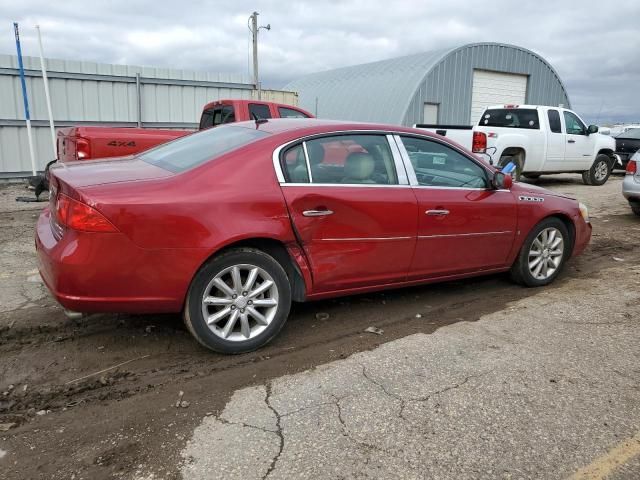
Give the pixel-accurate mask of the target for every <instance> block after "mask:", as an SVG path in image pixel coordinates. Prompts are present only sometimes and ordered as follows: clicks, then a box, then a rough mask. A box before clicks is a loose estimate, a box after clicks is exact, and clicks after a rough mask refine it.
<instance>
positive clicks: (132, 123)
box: [0, 55, 298, 178]
mask: <svg viewBox="0 0 640 480" xmlns="http://www.w3.org/2000/svg"><path fill="white" fill-rule="evenodd" d="M23 60H24V66H25V73H26V82H27V91H28V95H29V106H30V112H31V118H32V126H33V136H34V148H35V151H36V159H37V168H38V169H40V170H42V169H43V168H44V166H45V165H46V164H47V162H49V161H50V160H52V159H53V152H52V147H51V140H50V137H49V135H50V134H49V129H48V126H49V123H48V117H47V108H46V103H45V96H44V85H43V82H42V76H41V73H40V60H39V59H38V58H35V57H24V58H23ZM46 66H47V73H48V76H49V89H50V93H51V103H52V109H53V116H54V120H55V123H56V127H65V126H73V125H80V124H84V125H106V126H125V127H127V126H128V127H136V126H139V125H140V126H143V127H150V128H184V129H192V128H197V125H198V121H199V119H200V113H201V110H202V107H203V106H204V105H205V104H206V103H208V102H211V101H214V100H218V99H223V98H240V99H251V98H257V96H256V91H255V90H254V88H253V84H252V83H251V80H250V79H249V78H248V77H246V76H243V75H235V74H221V73H208V72H191V71H184V70H172V69H165V68H154V67H137V66H131V65H111V64H99V63H93V62H80V61H69V60H55V59H46ZM137 76H139V80H138V79H137ZM138 81H139V87H138V84H137V82H138ZM138 91H139V92H140V96H138ZM262 99H263V100H269V101H276V102H281V103H288V104H292V105H297V103H298V99H297V94H295V93H293V92H287V91H278V90H263V91H262ZM139 100H140V108H139V105H138V101H139ZM30 171H31V160H30V158H29V147H28V143H27V132H26V127H25V123H24V111H23V105H22V91H21V87H20V78H19V76H18V61H17V57H16V56H13V55H0V178H2V177H16V176H23V175H28V174H30Z"/></svg>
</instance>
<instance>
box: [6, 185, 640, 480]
mask: <svg viewBox="0 0 640 480" xmlns="http://www.w3.org/2000/svg"><path fill="white" fill-rule="evenodd" d="M621 180H622V177H621V176H619V175H618V176H614V177H612V178H611V179H610V180H609V182H608V183H607V184H605V185H604V186H602V187H588V186H584V185H583V184H582V182H581V181H580V177H579V176H577V175H563V176H557V177H548V178H545V177H543V178H542V179H540V180H538V181H537V182H536V183H537V184H539V185H541V186H544V187H547V188H550V189H552V190H555V191H560V192H563V193H569V194H572V195H574V196H576V197H577V198H579V199H580V200H581V201H582V202H583V203H585V204H587V205H588V206H589V208H590V213H591V217H592V223H593V226H594V234H593V239H592V243H591V246H590V247H589V248H588V250H587V251H586V252H585V253H584V254H583V255H582V256H581V257H578V258H576V259H573V260H571V261H570V262H569V263H568V264H567V265H566V268H565V270H564V272H563V273H562V275H561V276H560V278H559V279H558V280H557V281H556V282H555V284H554V285H552V286H550V287H547V288H551V289H553V288H558V287H559V286H561V285H563V284H565V283H566V282H567V281H568V280H569V279H572V280H575V279H578V280H579V279H584V280H585V284H586V283H587V282H586V280H587V279H589V278H590V277H591V276H593V274H594V272H597V271H599V270H601V269H604V268H607V267H610V266H611V265H614V264H623V265H624V264H627V265H638V264H640V249H639V248H638V238H640V217H635V216H634V215H633V214H632V213H631V211H630V209H629V208H628V206H627V204H626V202H625V201H624V199H623V198H622V195H621ZM23 194H27V195H29V193H28V192H26V191H25V190H24V189H23V188H22V187H21V186H18V185H11V186H6V185H5V186H1V187H0V227H1V228H0V285H1V287H0V472H1V474H0V477H2V478H7V479H13V478H15V479H26V478H56V479H57V478H60V479H63V478H64V479H69V478H74V479H101V478H136V477H138V476H140V475H142V474H143V473H144V474H145V475H147V474H148V473H149V472H151V473H152V474H154V476H155V478H168V479H171V478H180V474H179V464H180V461H181V459H180V451H181V450H182V449H183V448H184V445H185V444H186V441H187V440H188V438H189V436H190V434H191V432H192V431H193V428H194V427H195V426H196V425H197V424H198V423H199V422H200V421H201V420H202V418H203V417H204V416H206V415H208V414H209V415H211V414H214V413H217V411H218V410H221V409H222V408H224V406H225V404H226V402H227V400H228V399H229V398H230V396H231V395H232V394H233V392H234V391H236V390H237V389H239V388H242V387H246V386H251V385H257V384H262V383H264V382H266V381H268V380H270V379H272V378H275V377H278V376H281V375H283V374H287V373H295V372H300V371H303V370H306V369H309V368H312V367H315V366H318V365H320V364H324V363H326V362H329V361H331V360H335V359H339V358H344V357H347V356H349V355H351V354H353V353H355V352H359V351H363V350H369V349H372V348H374V347H376V346H378V345H380V344H382V343H386V342H388V341H390V340H394V339H397V338H401V337H405V336H407V335H410V334H413V333H420V332H421V333H427V334H429V333H432V332H434V331H435V330H436V329H438V328H440V327H443V326H446V325H449V324H452V323H456V322H460V321H472V320H475V319H478V318H479V317H480V316H482V315H485V314H489V313H493V312H498V311H500V310H502V309H503V308H505V306H506V305H507V304H508V303H509V302H512V301H515V300H518V299H521V298H524V297H527V296H529V295H532V294H533V293H532V292H534V290H531V289H525V288H521V287H518V286H515V285H513V284H512V283H511V282H510V281H509V279H508V277H507V276H506V275H494V276H489V277H481V278H476V279H471V280H466V281H457V282H449V283H445V284H440V285H431V286H423V287H415V288H410V289H404V290H397V291H388V292H384V293H377V294H368V295H360V296H354V297H347V298H341V299H335V300H327V301H321V302H314V303H308V304H301V305H294V308H293V310H292V314H291V316H290V318H289V321H288V323H287V326H286V327H285V329H284V330H283V332H282V333H281V334H280V336H279V337H278V338H276V339H275V341H273V342H272V343H271V344H270V345H268V346H267V347H266V348H263V349H261V350H259V351H257V352H254V353H250V354H245V355H240V356H222V355H216V354H213V353H210V352H208V351H205V350H204V349H203V348H201V347H200V346H199V345H198V344H197V343H196V342H195V341H193V340H192V339H191V337H190V336H189V334H188V333H187V331H186V329H185V327H184V325H183V323H182V319H181V318H180V316H178V315H165V316H158V315H151V316H130V315H95V316H90V317H87V318H82V319H80V320H76V321H73V320H69V319H67V318H66V317H65V316H64V314H63V312H62V310H61V308H60V307H59V306H58V305H57V304H56V303H55V301H54V300H53V299H52V298H51V297H50V296H49V294H48V292H47V291H46V288H45V287H44V286H43V284H42V283H41V281H40V279H39V276H38V274H37V268H36V259H35V252H34V248H33V230H34V225H35V222H36V218H37V215H38V212H39V210H40V209H42V208H43V207H44V205H45V203H39V204H28V203H18V202H16V201H15V197H16V196H18V195H23ZM623 271H624V270H623ZM633 275H634V274H633V273H631V272H630V273H629V274H628V277H627V276H626V275H622V276H621V277H616V278H611V279H610V280H609V281H611V282H615V283H616V284H617V285H619V287H620V289H625V288H630V287H631V286H634V285H635V287H634V288H637V283H638V282H637V280H638V279H637V278H634V277H633ZM577 284H578V285H580V282H578V283H577ZM590 288H592V287H590ZM582 290H583V289H582V288H576V289H575V292H573V294H574V295H575V296H576V297H579V296H580V295H582V294H583V293H584V292H583V291H582ZM417 314H420V317H416V315H417ZM368 326H376V327H379V328H382V329H383V330H384V334H383V335H380V336H378V335H372V334H368V333H364V332H363V330H364V329H365V328H367V327H368ZM113 367H115V368H113ZM180 392H183V396H182V397H180ZM179 398H181V399H182V400H184V401H185V402H187V403H185V404H184V406H185V408H182V407H180V408H176V406H175V405H176V401H177V400H178V399H179Z"/></svg>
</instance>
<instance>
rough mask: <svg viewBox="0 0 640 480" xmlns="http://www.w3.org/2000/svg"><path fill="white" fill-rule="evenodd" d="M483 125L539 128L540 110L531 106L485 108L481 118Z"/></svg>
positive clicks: (481, 124)
mask: <svg viewBox="0 0 640 480" xmlns="http://www.w3.org/2000/svg"><path fill="white" fill-rule="evenodd" d="M479 125H480V126H481V127H484V126H487V127H505V128H529V129H534V130H538V129H539V128H540V121H539V120H538V111H537V110H535V109H529V108H493V109H490V110H485V112H484V113H483V114H482V117H481V118H480V123H479Z"/></svg>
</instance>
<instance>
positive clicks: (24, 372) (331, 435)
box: [0, 175, 640, 479]
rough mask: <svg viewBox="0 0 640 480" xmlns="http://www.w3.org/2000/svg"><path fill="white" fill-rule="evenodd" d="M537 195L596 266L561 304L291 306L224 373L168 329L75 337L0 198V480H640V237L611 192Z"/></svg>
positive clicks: (78, 329) (507, 292) (22, 209)
mask: <svg viewBox="0 0 640 480" xmlns="http://www.w3.org/2000/svg"><path fill="white" fill-rule="evenodd" d="M536 183H538V184H539V185H542V186H545V187H548V188H551V189H553V190H556V191H560V192H565V193H569V194H572V195H575V196H577V197H578V198H579V199H580V200H581V201H583V202H584V203H586V204H587V205H589V207H590V209H591V215H592V218H593V225H594V236H593V240H592V245H591V247H590V248H589V249H588V250H587V251H586V252H585V254H584V255H582V256H581V257H578V258H576V259H574V260H572V261H571V262H569V263H568V264H567V266H566V267H567V268H566V269H565V270H564V272H563V273H562V275H561V277H560V278H559V279H558V281H556V282H555V283H554V285H552V286H550V287H548V288H545V289H541V290H540V289H538V290H531V289H524V288H520V287H518V286H515V285H513V284H512V283H511V282H510V281H509V280H508V278H507V277H506V276H505V275H494V276H489V277H483V278H477V279H471V280H466V281H459V282H450V283H446V284H441V285H431V286H425V287H416V288H410V289H403V290H398V291H390V292H384V293H378V294H370V295H360V296H354V297H348V298H342V299H336V300H329V301H322V302H315V303H309V304H304V305H296V306H294V309H293V312H292V315H291V317H290V320H289V322H288V324H287V326H286V327H285V329H284V331H283V333H282V334H281V335H280V336H279V337H278V339H276V340H275V341H274V342H273V343H272V344H270V345H269V346H267V347H266V348H264V349H262V350H260V351H258V352H254V353H251V354H246V355H241V356H234V357H225V356H220V355H215V354H211V353H209V352H206V351H204V350H203V349H202V348H200V347H199V346H198V345H197V344H196V343H195V342H194V341H193V340H191V338H190V337H189V335H188V334H187V332H186V330H185V328H184V327H183V324H182V321H181V319H180V317H179V316H178V315H164V316H158V315H151V316H129V315H96V316H91V317H88V318H83V319H81V320H78V321H71V320H68V319H66V317H64V315H63V314H62V311H61V309H60V307H59V306H57V305H56V304H55V302H54V301H53V300H52V299H51V297H50V296H49V294H48V292H47V291H46V289H45V288H44V287H43V285H42V284H41V282H40V281H39V279H38V276H37V271H36V262H35V255H34V249H33V227H34V224H35V220H36V216H37V212H38V210H40V209H41V208H42V207H43V206H44V204H43V203H39V204H33V203H31V204H29V203H16V202H15V200H14V199H15V196H17V195H23V194H25V193H26V194H27V195H28V192H26V191H25V190H24V189H23V188H22V187H20V186H16V185H10V186H1V187H0V224H1V225H2V228H1V229H0V247H1V248H0V279H2V288H0V468H1V471H2V475H1V476H2V477H3V478H9V479H13V478H16V479H22V478H61V479H62V478H64V479H68V478H76V479H82V478H86V479H100V478H181V477H182V478H204V477H202V472H203V466H206V468H207V469H211V475H213V472H217V473H216V476H222V477H223V478H232V477H233V475H234V471H233V469H232V468H231V467H229V468H225V469H224V470H221V469H222V468H223V466H224V465H233V466H234V468H235V467H237V466H238V465H240V466H244V467H245V468H244V472H245V473H244V474H243V475H245V477H246V478H252V476H259V477H260V478H262V477H263V476H264V475H266V474H267V473H269V476H270V477H273V478H296V477H300V478H302V477H305V476H307V477H310V478H311V476H313V475H315V478H320V477H329V478H367V477H378V478H380V477H385V476H386V477H388V476H393V477H396V478H402V477H403V476H404V477H405V478H424V477H438V476H439V477H441V478H452V477H457V478H464V477H465V476H466V477H467V478H478V477H482V476H485V477H487V478H495V477H505V478H541V477H544V478H547V477H549V478H560V477H564V476H568V475H570V474H571V473H572V472H582V471H585V472H587V474H589V472H593V471H595V470H593V468H596V467H597V468H601V469H602V468H605V467H606V466H607V465H609V466H611V465H614V466H615V468H613V467H610V468H609V471H611V472H614V473H613V474H614V475H617V476H619V477H620V478H638V477H639V476H640V470H639V468H640V461H639V460H638V456H637V451H636V450H634V448H636V447H635V446H634V445H637V444H638V442H637V441H635V443H633V441H632V440H629V439H633V438H635V437H634V435H637V433H638V431H639V430H640V428H639V418H640V417H639V415H638V403H639V400H638V381H639V379H640V374H639V371H638V367H637V365H638V345H640V342H639V340H640V339H639V338H638V332H637V321H638V317H639V315H638V309H637V305H638V302H637V296H635V295H636V293H637V292H638V288H637V286H638V285H639V281H640V278H639V275H638V265H640V253H639V252H638V238H639V233H640V219H639V218H637V217H635V216H633V215H632V214H631V212H630V210H629V208H628V206H627V205H626V203H625V202H624V200H623V198H622V196H621V194H620V188H621V177H620V176H616V177H613V178H612V179H611V180H610V181H609V182H608V183H607V184H606V185H605V186H603V187H587V186H584V185H582V184H581V182H580V181H579V176H575V175H566V176H558V177H549V178H545V177H543V178H542V179H540V180H539V181H538V182H536ZM318 313H326V314H328V315H329V317H328V318H326V316H325V315H322V316H317V314H318ZM418 313H419V314H420V315H421V317H420V318H417V317H416V314H418ZM556 313H558V314H559V315H554V314H556ZM371 325H374V326H377V327H380V328H382V329H383V330H384V334H383V335H380V336H378V335H371V334H366V333H363V330H364V329H365V328H366V327H368V326H371ZM116 365H120V366H119V367H116V368H111V367H114V366H116ZM362 365H364V367H366V368H365V369H362V368H360V366H362ZM107 368H110V369H109V370H107V371H105V372H102V373H96V372H101V371H102V370H105V369H107ZM365 373H366V375H368V376H369V377H370V378H367V377H366V376H365ZM552 380H553V381H552ZM5 392H6V393H5ZM180 392H183V396H182V397H181V398H182V399H183V400H185V401H186V402H188V406H187V407H186V408H176V407H175V403H176V401H177V399H178V398H179V393H180ZM343 395H344V398H343ZM426 397H429V398H426ZM265 398H268V399H269V401H268V402H265ZM418 400H420V401H418ZM302 407H305V408H306V407H309V408H307V409H306V410H305V411H301V412H298V413H292V412H293V411H294V410H296V409H299V408H302ZM401 408H402V412H401V413H402V416H400V409H401ZM402 417H406V418H405V419H403V418H402ZM274 422H275V423H274ZM242 424H246V425H252V427H246V426H243V425H242ZM254 427H255V428H254ZM222 435H224V438H223V437H222ZM221 439H222V440H224V442H223V443H220V442H221ZM625 441H626V442H627V443H625ZM216 442H218V443H216ZM629 442H630V443H629ZM236 445H237V447H235V446H236ZM211 448H215V449H216V450H214V452H215V454H211V453H210V452H211V450H207V449H211ZM205 450H207V452H209V454H208V455H207V454H203V452H205ZM234 452H235V453H238V452H243V453H244V455H243V457H242V458H241V459H239V460H238V459H236V458H234V457H233V453H234ZM634 452H636V453H634ZM321 453H322V454H323V455H324V457H322V458H323V460H321V459H320V458H321V456H320V454H321ZM214 460H215V462H213V461H214ZM212 462H213V463H212ZM594 462H596V463H595V464H594V465H592V464H593V463H594ZM598 462H599V463H598ZM616 462H618V463H622V465H621V466H616V465H617V463H616ZM334 467H335V469H334ZM589 468H591V469H592V470H588V469H589ZM579 469H583V470H579ZM584 469H587V470H584ZM584 478H602V476H601V477H598V476H591V477H584Z"/></svg>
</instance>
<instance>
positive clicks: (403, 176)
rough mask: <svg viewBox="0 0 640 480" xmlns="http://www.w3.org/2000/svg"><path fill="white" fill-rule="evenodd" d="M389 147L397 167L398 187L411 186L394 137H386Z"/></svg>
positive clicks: (389, 135)
mask: <svg viewBox="0 0 640 480" xmlns="http://www.w3.org/2000/svg"><path fill="white" fill-rule="evenodd" d="M386 138H387V145H388V146H389V150H390V151H391V155H392V156H393V163H394V165H395V167H396V178H397V179H398V185H409V177H408V176H407V169H406V167H405V166H404V161H403V160H402V155H401V154H400V150H398V145H397V144H396V141H395V139H394V138H393V135H391V134H388V135H386Z"/></svg>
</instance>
